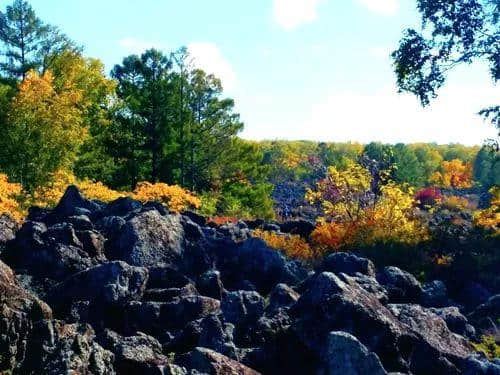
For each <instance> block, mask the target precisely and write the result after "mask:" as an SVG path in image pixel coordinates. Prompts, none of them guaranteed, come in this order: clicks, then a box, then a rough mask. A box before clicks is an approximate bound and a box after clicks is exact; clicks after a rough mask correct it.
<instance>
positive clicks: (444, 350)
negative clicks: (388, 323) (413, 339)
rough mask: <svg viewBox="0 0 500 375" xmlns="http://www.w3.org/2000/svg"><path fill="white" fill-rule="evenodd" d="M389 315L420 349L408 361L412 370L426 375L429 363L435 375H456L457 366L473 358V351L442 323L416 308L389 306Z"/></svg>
mask: <svg viewBox="0 0 500 375" xmlns="http://www.w3.org/2000/svg"><path fill="white" fill-rule="evenodd" d="M389 307H390V310H391V312H392V313H393V314H394V315H395V316H396V317H397V318H398V319H399V320H400V321H401V322H402V323H404V324H405V325H406V326H407V327H409V328H410V330H411V331H412V332H413V333H414V334H415V335H417V336H418V337H419V339H420V340H419V341H420V342H421V343H422V344H423V345H417V346H415V349H414V351H413V352H412V358H411V359H410V363H411V366H410V367H411V370H412V371H413V372H415V373H416V374H425V371H427V372H428V371H429V368H432V367H429V366H431V363H433V364H434V366H435V367H434V368H435V369H436V373H443V374H446V373H456V374H459V373H460V372H459V371H460V370H459V369H458V368H457V366H458V365H459V364H460V362H461V361H463V360H464V359H465V358H467V357H468V356H469V355H471V354H472V348H471V346H470V344H469V343H468V341H467V340H466V339H465V338H463V337H462V336H459V335H456V334H453V333H452V332H451V331H450V330H449V329H448V327H447V326H446V323H445V322H444V320H443V319H441V318H440V317H439V316H438V315H436V314H434V313H433V312H432V311H430V310H428V309H425V308H423V307H421V306H419V305H408V304H399V305H389Z"/></svg>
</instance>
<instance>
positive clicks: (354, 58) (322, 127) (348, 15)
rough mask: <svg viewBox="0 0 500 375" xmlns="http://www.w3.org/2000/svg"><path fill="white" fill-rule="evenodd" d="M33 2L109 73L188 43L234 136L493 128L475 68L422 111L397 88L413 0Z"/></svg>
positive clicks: (349, 137) (427, 138)
mask: <svg viewBox="0 0 500 375" xmlns="http://www.w3.org/2000/svg"><path fill="white" fill-rule="evenodd" d="M6 2H7V1H1V2H0V5H1V4H2V3H6ZM8 2H9V3H10V1H8ZM30 3H31V4H32V6H33V7H34V8H35V11H36V13H37V14H38V15H39V16H40V18H42V19H43V20H44V21H45V22H48V23H51V24H54V25H57V26H59V27H60V28H61V30H62V31H64V32H65V33H66V34H67V35H68V36H69V37H71V38H72V39H73V40H74V41H76V42H77V43H79V44H81V45H83V46H84V48H85V50H84V51H85V54H86V55H88V56H91V57H96V58H99V59H101V60H102V61H103V62H104V63H105V65H106V68H107V70H108V71H110V70H111V69H112V67H113V66H114V65H115V64H118V63H120V62H121V61H122V59H123V57H125V56H127V55H129V54H132V53H141V52H143V51H144V50H145V49H147V48H150V47H155V48H158V49H161V50H164V51H166V52H170V51H173V50H176V49H178V48H179V47H181V46H187V47H188V49H189V51H190V52H191V54H192V56H193V57H194V59H195V62H196V64H197V65H198V67H200V68H202V69H204V70H206V71H207V72H209V73H213V74H215V75H216V76H218V77H219V78H221V80H222V83H223V85H224V88H225V91H224V95H226V96H228V97H232V98H234V99H235V101H236V111H237V112H238V113H240V114H241V119H242V121H243V122H244V123H245V130H244V131H243V132H242V133H241V136H242V137H243V138H247V139H255V140H261V139H289V140H317V141H332V142H344V141H357V142H362V143H368V142H371V141H381V142H387V143H397V142H404V143H411V142H437V143H452V142H459V143H463V144H467V145H473V144H481V143H482V142H483V141H484V140H485V139H486V138H492V137H494V136H495V134H496V131H495V129H494V128H493V127H492V126H491V125H489V124H487V123H485V122H484V121H483V120H482V119H481V118H480V117H479V116H477V115H476V113H477V112H478V111H479V110H480V109H481V108H483V107H485V106H488V105H493V104H496V105H497V104H498V98H500V87H498V86H496V87H495V86H494V85H493V83H492V81H491V80H490V77H489V74H488V70H487V67H486V66H484V65H481V64H477V65H472V66H466V67H461V68H460V69H458V70H456V71H454V72H452V74H450V76H449V79H448V83H447V85H446V87H445V88H443V89H442V90H441V91H440V92H439V98H438V99H437V100H435V101H434V102H433V103H432V105H431V106H430V107H427V108H422V107H421V106H420V104H419V102H418V100H417V99H416V98H415V97H413V96H411V95H409V94H398V92H397V88H396V85H395V76H394V73H393V70H392V66H391V59H390V57H389V55H390V53H391V51H392V50H394V49H395V48H396V47H397V45H398V41H399V39H400V38H401V35H402V31H403V30H404V29H405V28H406V27H418V25H419V22H420V21H419V18H418V14H417V11H416V9H415V0H210V1H208V0H141V1H138V0H85V1H84V0H31V1H30Z"/></svg>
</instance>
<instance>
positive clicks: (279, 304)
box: [266, 284, 300, 311]
mask: <svg viewBox="0 0 500 375" xmlns="http://www.w3.org/2000/svg"><path fill="white" fill-rule="evenodd" d="M299 298H300V295H299V294H298V293H297V292H296V291H294V290H293V289H292V288H290V287H289V286H288V285H286V284H278V285H276V286H275V287H274V288H273V290H272V291H271V294H270V295H269V305H268V306H267V308H266V310H267V311H275V310H277V309H280V308H289V307H291V306H293V305H294V304H295V302H297V301H298V300H299Z"/></svg>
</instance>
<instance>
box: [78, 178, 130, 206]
mask: <svg viewBox="0 0 500 375" xmlns="http://www.w3.org/2000/svg"><path fill="white" fill-rule="evenodd" d="M77 186H78V188H79V189H80V191H81V192H82V194H83V195H84V196H85V197H87V198H89V199H96V200H99V201H101V202H105V203H109V202H112V201H114V200H116V199H118V198H122V197H125V196H127V194H125V193H122V192H119V191H116V190H113V189H110V188H108V187H107V186H106V185H104V184H103V183H102V182H94V181H90V180H83V181H80V182H78V183H77Z"/></svg>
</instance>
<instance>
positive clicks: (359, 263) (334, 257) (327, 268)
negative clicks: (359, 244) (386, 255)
mask: <svg viewBox="0 0 500 375" xmlns="http://www.w3.org/2000/svg"><path fill="white" fill-rule="evenodd" d="M318 272H333V273H337V274H338V273H345V274H346V275H349V276H355V275H356V274H357V273H361V274H363V275H366V276H372V277H374V276H375V266H374V265H373V262H372V261H370V260H368V259H366V258H360V257H358V256H356V255H354V254H349V253H334V254H331V255H329V256H327V257H326V258H325V259H324V260H323V263H322V264H321V266H320V267H319V270H318Z"/></svg>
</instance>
